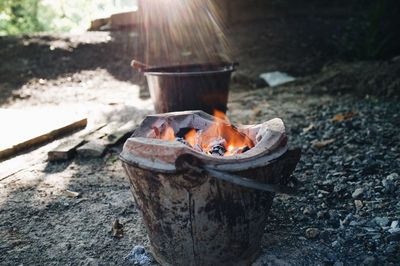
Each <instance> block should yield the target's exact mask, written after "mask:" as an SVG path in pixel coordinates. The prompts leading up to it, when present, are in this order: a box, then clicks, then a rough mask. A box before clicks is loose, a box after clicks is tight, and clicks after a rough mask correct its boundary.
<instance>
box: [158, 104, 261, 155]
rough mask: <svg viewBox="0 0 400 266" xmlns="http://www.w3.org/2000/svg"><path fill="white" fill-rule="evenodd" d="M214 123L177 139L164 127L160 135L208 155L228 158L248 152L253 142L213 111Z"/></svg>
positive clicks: (161, 137) (171, 131)
mask: <svg viewBox="0 0 400 266" xmlns="http://www.w3.org/2000/svg"><path fill="white" fill-rule="evenodd" d="M214 117H215V118H214V123H212V124H211V125H210V126H209V127H207V128H206V129H204V130H198V129H194V128H192V129H190V130H189V131H188V132H187V133H186V134H185V135H184V137H183V138H180V137H177V136H176V135H175V132H174V130H173V128H172V127H170V126H166V127H165V128H164V129H163V132H161V134H160V139H163V140H169V141H173V140H178V141H180V142H182V143H184V144H186V145H188V146H190V147H192V148H193V149H195V150H196V151H200V152H204V153H207V154H210V155H219V156H230V155H235V154H240V153H243V152H246V151H248V150H249V149H251V148H252V147H254V143H253V141H252V140H251V139H250V138H249V137H247V136H246V135H244V134H242V133H240V132H239V131H238V130H237V129H236V128H235V127H234V126H232V125H231V124H230V123H229V120H228V118H227V117H226V115H225V114H224V113H222V112H220V111H214Z"/></svg>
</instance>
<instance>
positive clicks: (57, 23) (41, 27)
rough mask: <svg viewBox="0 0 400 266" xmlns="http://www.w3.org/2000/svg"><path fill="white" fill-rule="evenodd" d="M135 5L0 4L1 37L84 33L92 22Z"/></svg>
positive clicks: (120, 1) (92, 1)
mask: <svg viewBox="0 0 400 266" xmlns="http://www.w3.org/2000/svg"><path fill="white" fill-rule="evenodd" d="M135 4H136V1H135V0H0V35H5V34H20V33H31V32H39V31H58V32H59V31H70V30H85V29H87V28H88V26H89V23H90V20H92V19H94V18H99V17H104V16H109V15H110V14H111V12H119V11H125V10H126V9H132V8H133V7H135Z"/></svg>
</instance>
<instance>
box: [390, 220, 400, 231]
mask: <svg viewBox="0 0 400 266" xmlns="http://www.w3.org/2000/svg"><path fill="white" fill-rule="evenodd" d="M396 232H400V227H399V221H393V222H392V223H391V224H390V228H389V233H391V234H393V233H396Z"/></svg>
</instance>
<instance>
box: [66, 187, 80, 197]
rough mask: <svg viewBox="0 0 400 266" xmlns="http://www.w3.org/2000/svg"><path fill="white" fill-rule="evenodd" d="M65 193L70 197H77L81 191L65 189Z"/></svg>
mask: <svg viewBox="0 0 400 266" xmlns="http://www.w3.org/2000/svg"><path fill="white" fill-rule="evenodd" d="M65 195H67V196H68V197H70V198H77V197H79V195H80V193H79V192H76V191H72V190H68V189H66V190H65Z"/></svg>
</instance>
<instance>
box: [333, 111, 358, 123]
mask: <svg viewBox="0 0 400 266" xmlns="http://www.w3.org/2000/svg"><path fill="white" fill-rule="evenodd" d="M356 115H357V112H348V113H344V114H337V115H335V116H334V117H333V118H332V121H333V122H340V121H345V120H349V119H351V118H352V117H354V116H356Z"/></svg>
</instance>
